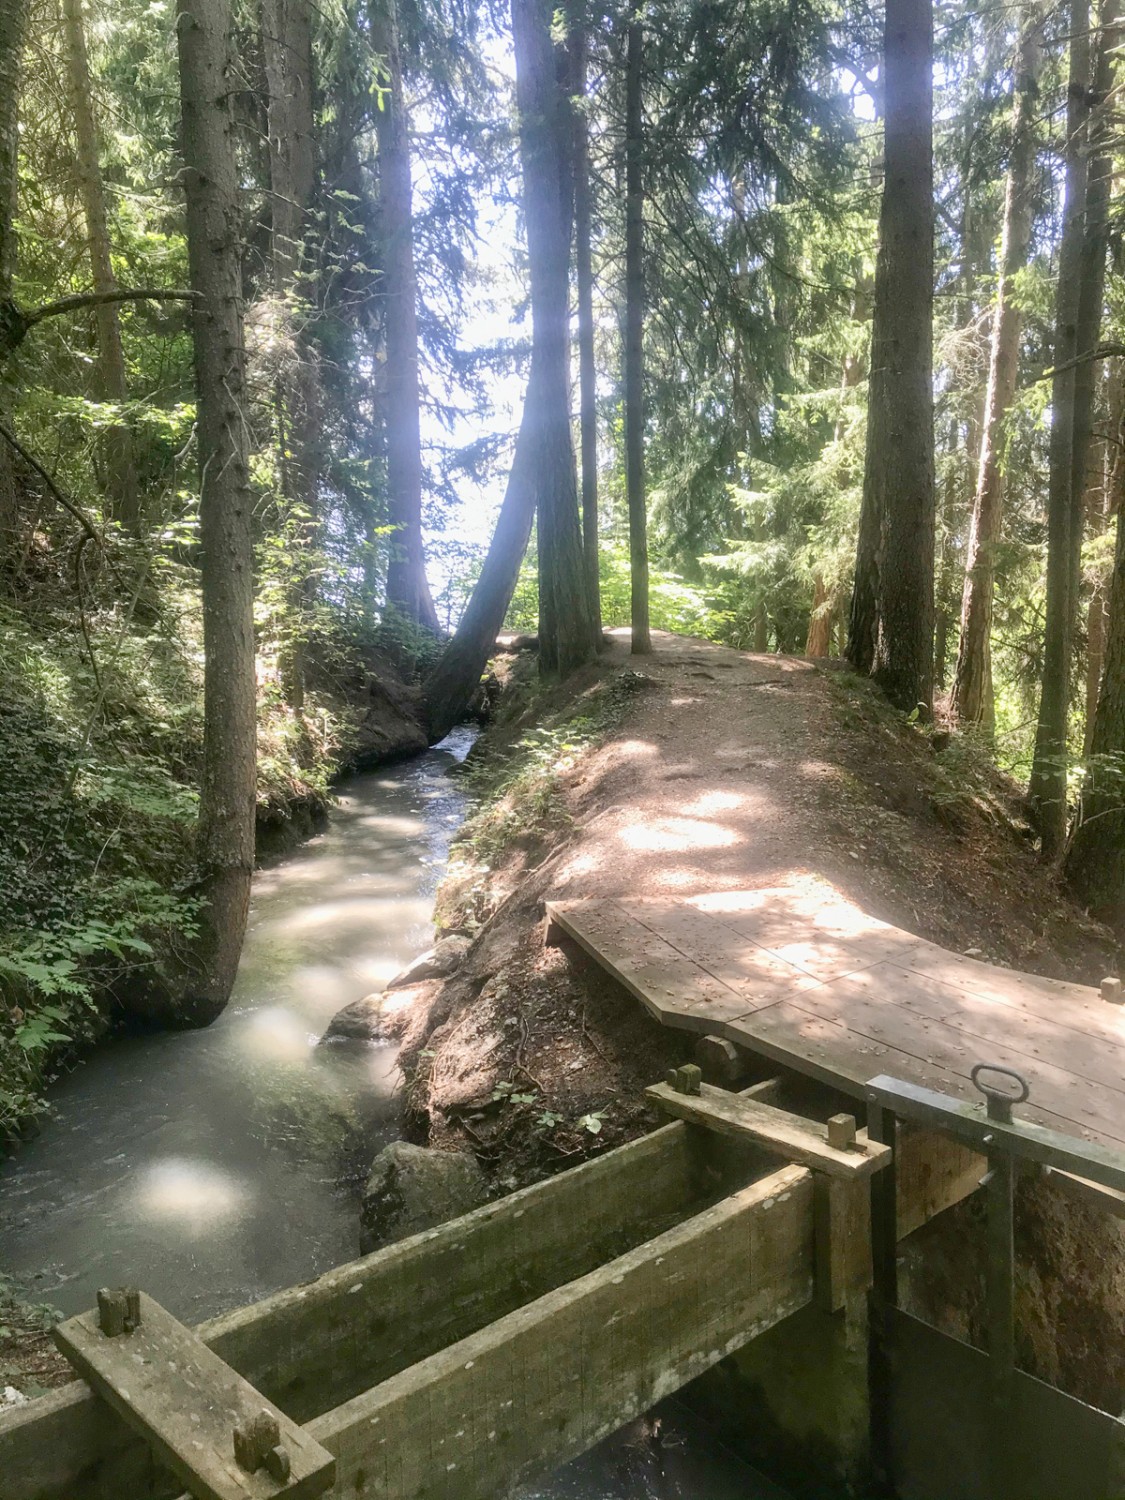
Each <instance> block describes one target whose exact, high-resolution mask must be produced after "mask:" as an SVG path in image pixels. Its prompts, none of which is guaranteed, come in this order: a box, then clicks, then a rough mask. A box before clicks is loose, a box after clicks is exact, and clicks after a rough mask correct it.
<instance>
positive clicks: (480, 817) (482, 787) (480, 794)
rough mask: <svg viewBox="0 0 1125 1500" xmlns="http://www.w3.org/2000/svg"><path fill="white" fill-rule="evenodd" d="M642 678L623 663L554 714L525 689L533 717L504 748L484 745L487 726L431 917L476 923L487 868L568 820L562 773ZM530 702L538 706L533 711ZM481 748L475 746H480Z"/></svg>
mask: <svg viewBox="0 0 1125 1500" xmlns="http://www.w3.org/2000/svg"><path fill="white" fill-rule="evenodd" d="M645 685H646V679H645V678H644V676H643V675H642V674H641V673H639V672H634V671H631V670H629V669H625V670H623V671H620V672H616V673H614V675H613V676H611V677H609V678H607V679H604V680H602V681H601V682H598V683H596V684H595V685H594V687H592V688H590V689H589V690H588V691H587V692H585V693H583V694H582V695H581V696H580V697H579V698H578V699H577V700H576V701H574V702H572V703H570V704H569V705H568V706H567V707H566V708H565V709H564V710H563V711H562V712H561V713H559V712H556V713H555V714H550V713H547V714H542V712H541V703H540V701H539V700H538V699H537V697H536V696H533V697H532V698H531V700H530V702H529V703H528V704H527V705H526V708H525V714H526V717H527V718H530V719H533V720H535V719H538V720H540V721H539V722H537V723H536V724H535V727H534V728H532V729H528V730H526V731H525V732H524V733H522V734H520V735H519V737H518V738H516V739H515V741H514V742H513V743H511V744H510V745H508V746H507V747H505V748H496V749H493V750H491V751H490V747H489V737H490V736H492V735H494V734H495V733H496V731H495V730H491V731H488V732H487V733H486V736H485V739H484V740H483V741H481V742H480V744H481V751H478V752H474V756H473V758H472V761H471V763H470V765H469V767H468V769H467V770H466V772H465V773H464V776H463V781H464V783H465V784H466V785H467V786H468V787H469V789H470V791H471V792H472V794H473V798H474V806H473V810H472V811H471V812H470V814H469V816H468V817H467V818H466V820H465V822H464V823H463V824H462V827H461V831H460V833H459V834H458V837H457V839H456V841H455V842H454V844H453V845H452V847H451V849H450V855H449V867H448V872H447V876H446V880H445V882H444V884H443V886H442V888H441V889H440V890H439V892H438V911H439V919H440V921H441V922H442V924H443V925H445V926H449V925H450V924H451V922H452V921H454V920H455V921H456V923H457V925H458V926H460V927H473V926H475V925H478V924H479V923H480V922H481V921H483V920H484V919H485V917H486V916H487V915H488V911H487V903H488V901H489V900H490V895H489V883H488V878H487V877H488V874H489V872H490V871H491V870H492V869H495V868H496V867H497V866H498V865H500V864H501V863H502V862H504V861H505V860H507V859H509V858H512V857H513V856H514V855H515V854H516V853H517V851H520V852H522V853H523V854H524V856H525V857H526V858H528V859H534V857H535V854H536V853H537V851H538V850H540V849H541V848H542V847H543V846H544V845H545V843H546V842H547V841H548V840H549V839H550V838H551V837H552V836H553V835H555V834H557V833H559V832H560V831H565V830H566V828H567V827H568V826H569V822H570V815H569V813H568V811H567V807H566V799H565V796H564V794H563V779H564V778H565V777H566V776H567V775H568V774H569V773H571V772H572V771H573V770H574V768H575V766H577V765H578V763H579V761H580V760H581V758H582V757H583V756H584V755H586V754H587V753H588V752H589V751H590V750H591V749H593V748H594V747H595V746H596V745H598V744H600V743H601V742H602V741H603V740H605V739H606V738H607V737H608V736H609V735H610V734H611V733H612V731H613V729H614V727H615V726H616V725H617V724H618V723H620V721H621V719H622V717H623V716H624V714H625V712H626V710H627V707H628V704H629V703H630V702H631V701H633V700H634V699H635V697H636V695H637V694H638V693H640V692H643V691H644V689H645ZM537 709H539V710H540V711H539V712H537ZM481 752H483V753H481Z"/></svg>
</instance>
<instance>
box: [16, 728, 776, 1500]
mask: <svg viewBox="0 0 1125 1500" xmlns="http://www.w3.org/2000/svg"><path fill="white" fill-rule="evenodd" d="M471 743H472V732H471V731H469V730H455V731H454V733H453V734H452V735H450V737H449V738H448V739H447V740H445V741H443V743H442V745H441V746H440V747H438V748H436V749H434V750H430V751H429V752H427V753H426V754H425V755H422V756H419V757H418V758H417V759H416V760H413V761H411V762H409V763H407V764H404V765H399V766H394V767H390V768H387V769H384V770H382V771H378V772H373V773H370V774H367V775H363V776H356V777H354V778H352V779H351V780H350V781H348V782H347V783H346V784H345V785H344V786H343V787H342V788H341V789H340V796H339V801H338V804H337V806H336V808H335V809H334V811H333V814H332V818H331V822H330V823H329V826H328V827H327V829H326V830H325V831H324V832H323V833H321V834H319V835H318V836H317V837H315V838H313V839H311V840H310V841H309V842H308V843H306V844H304V845H302V846H301V848H300V849H298V850H297V851H296V852H295V853H293V854H291V855H290V856H289V857H288V858H286V859H285V860H284V861H283V862H281V863H279V864H276V865H274V866H273V867H272V868H269V869H265V870H262V871H260V872H259V873H258V874H257V875H256V876H255V878H254V890H253V899H252V904H251V911H250V924H249V929H248V932H247V938H246V945H245V948H244V950H243V954H242V961H241V965H240V967H239V971H238V981H237V984H236V986H235V990H234V995H233V997H232V999H231V1003H230V1005H229V1006H228V1008H227V1010H226V1011H225V1012H224V1013H223V1015H222V1016H220V1018H219V1019H218V1020H217V1021H216V1022H215V1024H214V1025H213V1026H210V1027H208V1028H207V1029H206V1030H203V1031H195V1032H186V1033H160V1034H153V1035H144V1036H130V1037H122V1038H120V1039H118V1040H115V1041H113V1042H112V1043H110V1044H108V1045H106V1046H103V1047H102V1048H100V1049H99V1050H98V1051H97V1052H95V1053H94V1054H93V1056H91V1057H90V1058H89V1059H88V1060H87V1061H86V1062H84V1063H83V1064H81V1065H80V1066H79V1067H77V1068H76V1069H75V1070H74V1071H73V1072H72V1073H70V1074H69V1075H68V1076H67V1077H66V1078H64V1079H63V1080H62V1081H60V1082H59V1083H58V1084H57V1085H56V1086H55V1088H54V1089H53V1090H52V1101H51V1102H52V1105H53V1108H54V1114H53V1118H51V1119H50V1120H49V1121H48V1122H47V1123H46V1124H45V1125H44V1127H43V1130H42V1133H41V1134H40V1135H39V1136H38V1138H37V1139H35V1140H34V1141H31V1142H30V1143H29V1144H27V1145H26V1146H24V1147H23V1148H21V1150H20V1152H19V1153H18V1154H17V1155H16V1156H15V1157H14V1159H13V1160H11V1161H10V1162H8V1163H7V1164H6V1165H4V1166H3V1167H0V1268H2V1269H3V1270H4V1271H5V1272H7V1273H8V1274H10V1275H13V1276H14V1277H15V1278H16V1280H17V1282H18V1283H19V1284H20V1285H21V1287H22V1288H23V1289H24V1290H25V1291H26V1293H27V1294H28V1295H29V1296H30V1297H31V1298H32V1299H33V1300H36V1301H44V1302H50V1303H53V1304H54V1305H55V1306H56V1307H58V1308H60V1309H61V1310H62V1311H63V1312H64V1313H68V1314H69V1313H74V1312H80V1311H82V1310H83V1309H84V1308H87V1307H90V1306H92V1305H93V1303H94V1301H95V1293H96V1291H97V1288H98V1287H99V1286H105V1285H106V1284H110V1285H121V1284H123V1283H133V1284H136V1285H140V1286H142V1287H144V1288H145V1290H146V1291H147V1292H148V1293H149V1294H150V1295H151V1296H153V1297H155V1298H156V1299H157V1301H159V1302H162V1303H163V1304H164V1305H165V1306H166V1307H167V1308H168V1309H169V1310H170V1311H171V1312H173V1313H174V1314H175V1315H176V1316H177V1317H179V1318H181V1319H182V1320H183V1321H185V1322H188V1323H195V1322H199V1321H201V1320H202V1319H204V1318H207V1317H211V1316H213V1315H214V1314H216V1313H220V1312H223V1311H226V1310H227V1309H228V1308H231V1307H235V1306H238V1305H240V1304H243V1303H247V1302H254V1301H258V1300H259V1299H260V1298H262V1297H264V1296H267V1295H268V1294H269V1293H271V1292H274V1291H278V1290H279V1289H281V1288H282V1287H285V1286H289V1285H292V1284H293V1283H296V1282H301V1281H307V1280H309V1279H310V1278H311V1277H314V1276H317V1275H319V1274H320V1273H321V1272H322V1271H325V1270H327V1269H329V1268H330V1267H332V1266H335V1265H339V1264H340V1263H342V1262H344V1261H348V1260H351V1259H353V1258H354V1257H355V1256H356V1255H357V1254H358V1253H359V1243H358V1239H359V1234H358V1231H359V1214H358V1203H357V1196H358V1192H357V1189H358V1185H359V1183H360V1182H361V1180H362V1177H363V1174H364V1169H365V1168H366V1166H367V1164H368V1163H369V1162H370V1160H371V1157H372V1156H373V1155H374V1154H375V1152H376V1151H378V1150H379V1148H380V1147H381V1146H382V1145H384V1144H386V1142H387V1141H388V1140H391V1139H393V1138H394V1136H395V1135H396V1133H397V1129H396V1126H397V1113H398V1106H397V1100H396V1098H395V1093H396V1090H397V1088H398V1084H399V1075H398V1072H397V1069H396V1067H395V1052H394V1049H393V1048H389V1047H363V1048H360V1047H329V1048H324V1047H318V1046H317V1045H316V1043H317V1040H318V1038H319V1037H320V1035H321V1033H322V1032H323V1031H324V1028H325V1027H326V1026H327V1024H328V1022H329V1020H330V1019H331V1018H332V1016H333V1014H334V1013H335V1012H336V1011H337V1010H338V1009H339V1008H340V1007H341V1006H342V1005H346V1004H348V1003H349V1002H350V1001H352V1000H356V999H358V998H359V997H360V996H361V995H363V994H366V993H367V992H368V991H370V990H372V989H374V988H377V987H378V986H380V985H381V984H382V983H383V982H384V981H386V980H387V979H389V978H390V977H391V976H392V974H394V973H395V972H397V970H398V969H400V968H401V967H402V966H403V965H404V964H405V963H406V962H407V961H408V960H409V959H410V958H412V957H413V956H414V954H415V953H417V952H418V951H419V950H420V949H421V948H424V947H425V946H427V944H428V942H429V940H430V936H431V928H430V919H431V914H432V908H433V894H434V889H435V886H436V884H437V881H438V879H439V878H440V874H441V871H442V868H443V866H444V864H445V860H446V855H447V852H448V847H449V841H450V838H451V836H452V834H453V833H454V832H455V831H456V829H457V826H458V825H459V823H460V822H461V819H462V817H463V814H464V794H463V793H462V792H461V790H460V788H459V784H458V782H457V780H456V778H451V777H450V776H448V774H447V772H448V771H449V769H450V767H451V766H453V765H454V764H455V763H456V762H457V761H459V760H460V759H461V758H462V757H463V756H464V755H465V754H466V752H467V751H468V748H469V746H470V744H471ZM652 1434H653V1424H652V1423H651V1422H646V1423H643V1424H632V1426H631V1427H629V1428H627V1429H625V1430H624V1431H623V1432H622V1433H620V1434H618V1435H617V1436H616V1437H614V1438H612V1439H610V1440H609V1442H608V1443H604V1444H602V1445H601V1447H600V1448H599V1449H597V1450H595V1451H594V1452H593V1453H592V1454H587V1455H585V1456H584V1457H583V1458H581V1459H578V1460H577V1461H576V1462H575V1463H573V1464H570V1465H568V1466H567V1468H566V1469H564V1470H562V1471H561V1472H560V1473H559V1474H558V1475H556V1476H555V1477H554V1478H553V1479H552V1480H550V1481H548V1482H547V1483H546V1484H544V1485H541V1486H538V1487H536V1488H535V1489H534V1491H528V1492H526V1495H527V1500H681V1497H683V1500H728V1497H730V1500H735V1497H736V1496H737V1497H739V1500H773V1497H776V1496H778V1495H779V1492H778V1491H776V1490H774V1489H773V1488H772V1487H770V1486H767V1485H766V1484H765V1482H764V1481H761V1480H759V1479H758V1478H757V1477H756V1476H755V1475H753V1474H751V1472H750V1471H749V1470H748V1469H746V1468H745V1467H744V1466H743V1465H742V1464H740V1463H739V1462H738V1461H737V1460H736V1459H734V1458H732V1457H730V1456H729V1455H727V1454H726V1453H725V1452H724V1451H723V1450H722V1449H721V1447H720V1446H719V1445H717V1444H716V1443H715V1442H714V1441H713V1440H712V1439H711V1438H710V1437H709V1436H708V1435H707V1434H706V1432H705V1431H704V1430H703V1429H702V1428H700V1426H699V1424H698V1422H697V1420H696V1419H695V1418H693V1417H692V1416H691V1415H690V1414H689V1413H687V1412H686V1411H685V1410H683V1409H682V1408H680V1407H678V1406H674V1405H670V1406H669V1407H668V1409H667V1411H666V1412H665V1413H664V1415H663V1420H662V1422H661V1424H660V1437H661V1441H658V1442H654V1441H653V1440H652Z"/></svg>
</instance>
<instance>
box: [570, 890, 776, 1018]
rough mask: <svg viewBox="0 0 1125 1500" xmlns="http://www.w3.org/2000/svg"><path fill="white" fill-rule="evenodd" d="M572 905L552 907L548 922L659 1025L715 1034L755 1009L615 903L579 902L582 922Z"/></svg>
mask: <svg viewBox="0 0 1125 1500" xmlns="http://www.w3.org/2000/svg"><path fill="white" fill-rule="evenodd" d="M570 905H571V903H565V902H548V903H547V914H548V917H549V919H550V921H551V922H552V923H553V924H554V925H555V926H556V927H559V928H561V929H562V930H563V931H564V932H565V933H567V934H568V935H569V936H570V937H572V938H573V939H574V941H575V942H577V943H578V944H579V946H580V947H582V948H583V949H585V951H586V952H587V953H589V954H590V956H591V957H592V958H593V959H594V960H595V961H596V962H597V963H598V964H599V965H600V967H601V968H603V969H605V971H606V972H607V973H608V974H610V975H612V977H613V978H614V979H616V980H617V981H618V983H619V984H622V985H624V986H625V988H626V989H627V990H628V991H629V992H630V994H632V995H634V996H635V997H636V998H637V999H638V1000H639V1001H640V1002H641V1004H642V1005H643V1006H644V1007H645V1009H646V1010H648V1011H649V1012H650V1013H651V1014H652V1015H653V1016H655V1017H656V1019H657V1020H658V1021H666V1020H668V1019H670V1018H674V1023H675V1024H676V1025H678V1026H680V1027H682V1028H683V1029H685V1030H688V1031H702V1032H707V1031H711V1030H713V1029H714V1023H715V1022H717V1021H719V1020H723V1019H726V1020H730V1019H734V1018H736V1017H738V1016H741V1015H745V1014H747V1013H748V1012H749V1010H750V1009H751V1008H752V1003H751V1002H749V1001H747V1000H746V999H745V998H744V997H743V996H742V995H740V994H739V993H738V991H737V990H734V989H732V988H731V987H730V986H729V985H727V984H723V983H722V981H721V980H718V979H716V978H714V976H713V975H711V974H708V973H707V972H706V971H705V970H703V969H701V968H700V967H699V965H698V964H693V963H692V962H691V960H690V959H686V958H684V956H683V955H682V954H681V953H678V952H677V951H676V949H675V948H673V947H672V945H671V944H670V943H666V942H665V941H664V939H663V938H661V937H660V936H659V935H658V934H657V933H655V932H652V931H651V930H650V929H649V928H647V927H645V925H644V924H643V923H642V922H638V921H636V919H635V918H633V917H630V916H629V915H628V914H627V913H626V912H624V911H622V910H621V908H620V907H618V906H617V905H616V904H615V903H614V902H612V901H599V902H596V903H595V902H590V903H585V902H583V903H581V905H582V907H583V911H582V912H581V920H576V919H572V917H571V914H570V910H569V907H570ZM587 907H589V909H586V908H587Z"/></svg>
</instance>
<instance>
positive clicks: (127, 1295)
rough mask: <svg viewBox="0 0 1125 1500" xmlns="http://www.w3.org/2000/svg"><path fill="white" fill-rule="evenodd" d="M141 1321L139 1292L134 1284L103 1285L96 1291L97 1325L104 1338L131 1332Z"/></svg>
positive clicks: (113, 1337)
mask: <svg viewBox="0 0 1125 1500" xmlns="http://www.w3.org/2000/svg"><path fill="white" fill-rule="evenodd" d="M140 1323H141V1294H140V1292H139V1291H138V1290H137V1288H136V1287H135V1286H118V1287H108V1286H103V1287H101V1288H100V1289H99V1291H98V1327H99V1328H100V1329H101V1331H102V1332H103V1333H104V1334H105V1336H106V1338H109V1339H115V1338H119V1337H120V1336H121V1334H123V1333H132V1332H133V1330H134V1329H135V1328H139V1327H140Z"/></svg>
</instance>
